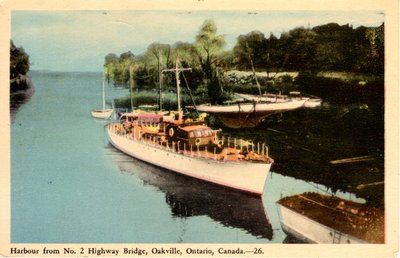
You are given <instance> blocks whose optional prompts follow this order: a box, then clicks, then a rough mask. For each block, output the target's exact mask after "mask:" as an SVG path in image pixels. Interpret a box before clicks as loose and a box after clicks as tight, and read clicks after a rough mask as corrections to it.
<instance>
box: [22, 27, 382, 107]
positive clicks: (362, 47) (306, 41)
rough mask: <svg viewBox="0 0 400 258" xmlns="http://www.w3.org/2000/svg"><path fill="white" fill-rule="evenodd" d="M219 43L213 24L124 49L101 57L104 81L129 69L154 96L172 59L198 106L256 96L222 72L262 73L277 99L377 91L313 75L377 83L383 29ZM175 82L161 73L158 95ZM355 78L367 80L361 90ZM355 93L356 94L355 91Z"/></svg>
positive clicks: (120, 80)
mask: <svg viewBox="0 0 400 258" xmlns="http://www.w3.org/2000/svg"><path fill="white" fill-rule="evenodd" d="M224 45H225V39H224V36H223V35H219V34H218V31H217V25H216V24H215V22H214V21H213V20H205V21H204V23H203V24H202V25H201V26H200V28H199V31H198V33H197V35H196V37H195V39H194V42H193V43H189V42H180V41H178V42H176V43H174V44H172V45H169V44H163V43H159V42H153V43H151V44H150V45H149V46H148V48H147V50H146V52H145V53H143V54H142V55H134V54H133V53H132V52H130V51H128V52H125V53H122V54H121V55H120V56H117V55H116V54H108V55H107V56H106V57H105V71H106V76H107V78H108V80H112V81H113V82H114V83H115V84H117V85H129V82H130V73H129V71H130V70H131V71H132V77H131V78H132V87H133V88H135V89H139V90H144V89H146V90H153V91H154V92H158V90H159V84H160V81H159V80H160V78H159V75H160V71H161V70H163V69H171V68H174V67H175V63H176V60H179V62H180V66H181V67H190V68H192V71H191V72H183V73H181V74H180V76H181V77H180V80H181V82H182V85H181V86H182V88H183V89H185V88H186V85H187V86H188V87H189V88H190V90H191V91H192V93H193V95H195V97H196V96H197V95H199V96H201V100H200V101H205V100H207V101H209V102H211V103H221V102H222V101H223V100H224V99H226V98H227V97H228V94H229V92H232V91H235V92H243V93H245V92H246V93H253V94H258V93H259V91H258V88H257V87H253V86H254V83H255V82H256V81H255V79H254V75H252V77H251V78H250V77H249V78H245V79H246V81H245V82H244V83H242V82H241V81H242V79H239V82H240V84H241V85H235V83H237V81H236V82H235V81H232V80H230V78H228V77H227V76H225V74H224V73H225V72H226V71H229V70H233V69H239V70H250V69H251V70H252V71H254V72H255V71H258V72H260V71H266V72H267V77H265V78H262V77H258V82H259V84H260V85H261V91H262V92H264V91H268V92H271V93H279V92H281V93H282V94H284V93H288V92H289V91H292V90H302V91H305V92H309V93H311V94H314V95H319V96H321V97H324V96H325V97H327V98H330V94H329V92H330V91H331V90H332V88H335V87H336V88H337V89H338V91H337V92H338V93H337V94H336V93H335V94H333V95H335V96H339V97H341V98H343V99H344V100H346V99H348V96H346V93H348V94H347V95H349V93H354V92H355V93H356V95H357V96H361V95H362V96H366V95H369V96H372V95H371V94H370V93H372V92H378V93H379V92H380V89H381V88H382V87H378V86H377V88H370V87H372V86H371V85H379V83H381V81H379V80H375V79H374V78H372V79H371V78H368V79H365V80H364V79H363V78H355V77H354V76H348V78H353V79H349V80H347V81H344V80H343V79H342V78H337V77H332V78H326V76H317V75H318V74H321V72H324V73H327V72H330V73H335V72H336V73H338V72H340V73H343V72H346V73H359V74H370V75H376V76H378V78H379V77H380V78H382V76H383V73H384V24H382V25H381V26H379V27H372V28H367V27H362V26H361V27H358V28H356V29H354V28H353V27H352V26H350V25H348V24H347V25H339V24H336V23H329V24H325V25H321V26H316V27H314V28H304V27H298V28H294V29H292V30H290V31H288V32H285V33H282V34H281V35H280V38H278V37H276V36H275V35H273V34H272V33H271V34H270V35H269V37H268V38H267V37H265V35H264V34H263V33H262V32H260V31H251V32H249V33H248V34H245V35H239V36H238V38H237V42H236V45H235V46H234V48H233V49H232V50H224ZM21 63H23V62H21ZM28 64H29V63H28ZM22 70H23V69H22ZM272 71H274V72H280V71H287V72H288V71H289V72H290V71H295V72H300V76H299V78H297V79H296V80H295V81H293V77H290V76H287V77H281V78H275V76H274V77H270V76H269V74H270V72H272ZM324 77H325V78H324ZM247 79H250V80H247ZM175 81H176V80H175V74H173V73H163V74H162V85H163V90H175V87H176V86H175V83H176V82H175ZM360 81H366V82H368V83H366V85H365V87H364V88H361V87H359V86H360V85H359V82H360ZM247 84H248V85H247ZM349 85H350V86H349ZM382 85H383V84H382ZM297 87H300V89H297ZM362 89H364V91H363V92H364V93H361V92H362ZM365 89H366V90H365ZM142 99H146V98H145V97H142ZM147 100H148V101H150V100H149V99H147ZM152 103H153V102H152ZM154 103H158V102H154Z"/></svg>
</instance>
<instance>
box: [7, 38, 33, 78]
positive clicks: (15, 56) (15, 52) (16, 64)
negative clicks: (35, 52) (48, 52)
mask: <svg viewBox="0 0 400 258" xmlns="http://www.w3.org/2000/svg"><path fill="white" fill-rule="evenodd" d="M28 71H29V55H28V54H27V53H25V50H24V49H23V48H22V47H20V48H17V47H16V46H15V45H14V42H13V41H12V40H11V43H10V79H13V78H15V77H17V76H18V75H19V74H21V75H26V73H27V72H28Z"/></svg>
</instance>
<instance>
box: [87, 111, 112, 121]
mask: <svg viewBox="0 0 400 258" xmlns="http://www.w3.org/2000/svg"><path fill="white" fill-rule="evenodd" d="M112 112H113V110H112V109H96V110H93V111H92V112H91V113H92V117H94V118H98V119H108V118H109V117H110V116H111V114H112Z"/></svg>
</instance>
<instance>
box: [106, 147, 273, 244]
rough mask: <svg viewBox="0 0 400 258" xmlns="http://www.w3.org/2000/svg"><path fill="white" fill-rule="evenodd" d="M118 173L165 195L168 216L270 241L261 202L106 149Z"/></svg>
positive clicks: (268, 224) (258, 199)
mask: <svg viewBox="0 0 400 258" xmlns="http://www.w3.org/2000/svg"><path fill="white" fill-rule="evenodd" d="M108 149H109V151H110V153H111V154H113V155H115V159H114V160H115V162H116V163H117V165H118V167H119V169H120V171H122V172H124V173H128V174H131V175H135V176H137V177H139V178H140V179H141V180H142V181H143V183H144V185H151V186H154V187H156V188H157V190H159V191H161V192H163V193H165V201H166V203H167V204H168V205H169V207H170V209H171V212H172V216H175V217H192V216H204V215H205V216H208V217H209V218H211V219H213V220H214V221H217V222H219V223H221V224H222V225H224V226H225V227H233V228H240V229H243V230H245V231H246V232H248V233H250V234H251V235H253V236H256V237H258V238H265V239H268V240H271V239H272V237H273V230H272V226H271V223H270V222H269V220H268V217H267V214H266V211H265V209H264V206H263V203H262V200H261V198H259V197H253V196H249V195H246V194H243V193H240V192H237V191H233V190H230V189H225V188H222V187H219V186H215V185H212V184H209V183H205V182H202V181H200V180H197V179H193V178H189V177H185V176H181V175H178V174H175V173H173V172H168V171H167V170H164V169H162V168H158V167H154V166H152V165H149V164H147V163H144V162H141V161H139V160H136V159H133V158H130V157H129V156H126V155H124V154H121V153H120V152H118V151H117V150H115V149H114V148H113V147H112V146H108Z"/></svg>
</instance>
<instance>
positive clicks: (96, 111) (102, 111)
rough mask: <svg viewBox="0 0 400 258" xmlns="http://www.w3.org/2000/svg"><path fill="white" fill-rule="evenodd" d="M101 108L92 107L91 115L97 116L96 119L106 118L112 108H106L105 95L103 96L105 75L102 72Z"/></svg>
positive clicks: (108, 116)
mask: <svg viewBox="0 0 400 258" xmlns="http://www.w3.org/2000/svg"><path fill="white" fill-rule="evenodd" d="M101 97H102V104H103V106H102V108H101V109H94V110H92V112H91V113H92V117H94V118H98V119H108V118H110V116H111V114H112V112H113V109H112V108H106V96H105V75H104V74H103V84H102V95H101Z"/></svg>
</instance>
